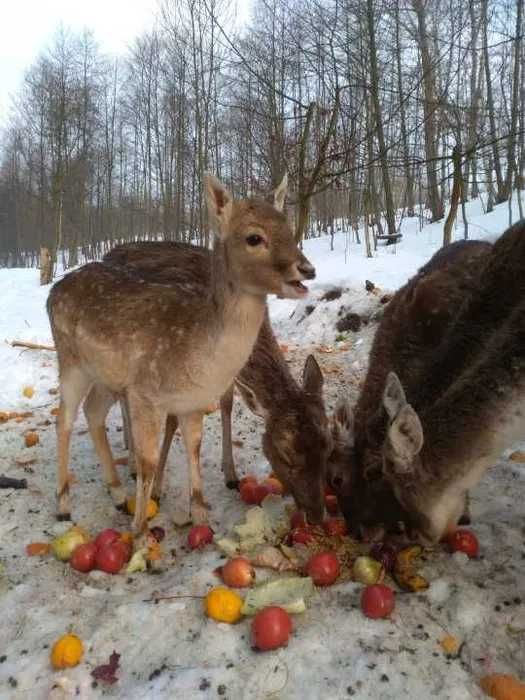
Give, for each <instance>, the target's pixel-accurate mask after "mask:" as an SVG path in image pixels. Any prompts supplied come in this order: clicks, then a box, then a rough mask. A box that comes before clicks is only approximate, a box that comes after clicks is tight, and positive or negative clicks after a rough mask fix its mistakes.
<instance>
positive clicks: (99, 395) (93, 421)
mask: <svg viewBox="0 0 525 700" xmlns="http://www.w3.org/2000/svg"><path fill="white" fill-rule="evenodd" d="M114 403H115V395H114V394H113V393H112V392H111V391H109V390H108V389H106V388H105V387H104V386H102V385H100V384H95V385H94V386H93V387H92V388H91V391H90V392H89V394H88V396H87V398H86V400H85V402H84V414H85V416H86V420H87V423H88V427H89V432H90V435H91V439H92V440H93V444H94V445H95V450H96V452H97V455H98V458H99V460H100V463H101V465H102V472H103V474H104V481H105V482H106V486H107V487H108V490H109V493H110V495H111V499H112V500H113V503H114V504H115V508H117V509H118V510H125V508H126V490H125V489H124V487H123V486H122V482H121V481H120V478H119V475H118V473H117V470H116V468H115V462H114V459H113V454H112V452H111V447H110V446H109V442H108V436H107V433H106V418H107V415H108V413H109V409H110V408H111V406H113V404H114Z"/></svg>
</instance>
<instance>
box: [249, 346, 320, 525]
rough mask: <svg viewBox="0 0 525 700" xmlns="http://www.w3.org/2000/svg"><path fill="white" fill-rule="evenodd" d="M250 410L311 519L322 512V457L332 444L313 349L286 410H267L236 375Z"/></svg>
mask: <svg viewBox="0 0 525 700" xmlns="http://www.w3.org/2000/svg"><path fill="white" fill-rule="evenodd" d="M237 385H238V386H239V389H240V391H241V393H242V395H243V398H244V400H245V401H246V403H247V404H248V406H249V408H250V410H252V411H253V412H254V413H256V414H257V415H260V416H261V417H263V418H264V420H265V431H264V435H263V440H262V445H263V451H264V454H265V456H266V458H267V459H268V461H269V462H270V464H271V465H272V468H273V470H274V471H275V473H276V475H277V476H278V478H279V479H280V480H281V481H282V482H283V484H284V485H285V486H286V487H287V488H288V489H289V490H290V491H291V493H292V495H293V497H294V499H295V502H296V504H297V507H298V508H300V509H301V510H303V511H304V512H305V514H306V517H307V518H308V520H309V522H312V523H320V522H321V521H322V519H323V514H324V484H325V479H326V463H327V458H328V455H329V453H330V450H331V447H332V440H331V434H330V428H329V424H328V419H327V417H326V413H325V410H324V404H323V375H322V373H321V370H320V368H319V365H318V364H317V362H316V360H315V358H314V357H313V355H309V356H308V357H307V359H306V362H305V365H304V370H303V378H302V391H301V393H300V394H298V395H297V397H296V400H295V401H294V402H293V403H290V405H289V406H288V407H287V409H286V411H285V412H283V411H268V410H266V409H265V408H264V407H263V406H262V405H261V403H260V401H259V400H258V398H257V396H256V394H255V392H254V391H253V390H252V389H251V388H250V387H249V386H248V385H246V384H244V383H242V382H240V381H239V380H237Z"/></svg>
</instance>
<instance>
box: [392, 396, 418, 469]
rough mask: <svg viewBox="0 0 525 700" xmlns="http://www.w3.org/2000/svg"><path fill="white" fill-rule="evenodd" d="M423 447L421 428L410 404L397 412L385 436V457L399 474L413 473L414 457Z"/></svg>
mask: <svg viewBox="0 0 525 700" xmlns="http://www.w3.org/2000/svg"><path fill="white" fill-rule="evenodd" d="M422 447H423V426H422V425H421V421H420V420H419V418H418V415H417V413H416V412H415V411H414V409H413V408H412V406H410V404H406V405H405V406H403V407H402V408H401V410H400V411H399V412H398V414H397V415H396V417H395V418H394V420H393V421H392V423H391V425H390V426H389V428H388V434H387V456H388V457H389V460H390V461H391V462H392V464H393V467H394V470H395V471H396V472H397V473H399V474H403V473H404V474H407V473H408V472H411V471H413V462H414V457H416V455H418V454H419V452H420V451H421V448H422Z"/></svg>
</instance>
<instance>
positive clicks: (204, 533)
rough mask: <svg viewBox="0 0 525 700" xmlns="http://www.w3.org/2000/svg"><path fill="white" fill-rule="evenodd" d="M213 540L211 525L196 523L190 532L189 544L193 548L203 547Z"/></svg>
mask: <svg viewBox="0 0 525 700" xmlns="http://www.w3.org/2000/svg"><path fill="white" fill-rule="evenodd" d="M210 542H213V530H212V529H211V527H210V526H209V525H195V526H194V527H192V528H191V530H190V531H189V533H188V544H189V546H190V548H191V549H202V547H205V546H206V545H207V544H210Z"/></svg>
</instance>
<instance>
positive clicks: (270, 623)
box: [251, 605, 292, 651]
mask: <svg viewBox="0 0 525 700" xmlns="http://www.w3.org/2000/svg"><path fill="white" fill-rule="evenodd" d="M291 632H292V618H291V617H290V615H288V613H287V612H286V610H283V609H282V608H280V607H278V606H277V605H271V606H270V607H268V608H263V610H260V611H259V612H258V613H257V615H256V616H255V617H254V618H253V621H252V628H251V638H252V644H253V646H254V647H255V648H256V649H259V650H260V651H268V650H270V649H278V648H279V647H282V646H285V645H286V644H288V640H289V639H290V634H291Z"/></svg>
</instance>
